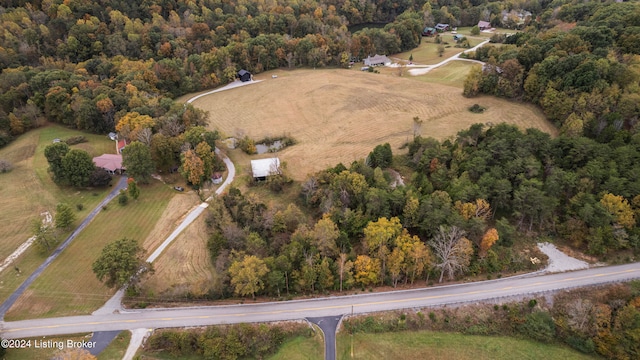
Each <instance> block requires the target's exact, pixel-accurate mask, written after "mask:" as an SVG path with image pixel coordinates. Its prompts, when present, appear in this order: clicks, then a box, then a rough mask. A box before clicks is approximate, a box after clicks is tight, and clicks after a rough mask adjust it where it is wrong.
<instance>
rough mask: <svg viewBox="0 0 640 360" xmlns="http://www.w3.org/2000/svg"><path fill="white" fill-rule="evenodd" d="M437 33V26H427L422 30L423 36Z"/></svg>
mask: <svg viewBox="0 0 640 360" xmlns="http://www.w3.org/2000/svg"><path fill="white" fill-rule="evenodd" d="M436 33H437V31H436V29H435V28H432V27H428V26H427V27H426V28H424V29H423V30H422V36H433V35H435V34H436Z"/></svg>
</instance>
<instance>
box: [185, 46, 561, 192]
mask: <svg viewBox="0 0 640 360" xmlns="http://www.w3.org/2000/svg"><path fill="white" fill-rule="evenodd" d="M414 56H415V55H414ZM271 75H277V76H278V77H277V78H271ZM425 76H429V75H425ZM255 78H256V79H262V80H263V81H261V82H257V83H254V84H251V85H250V86H243V87H240V88H236V89H231V90H228V91H222V92H218V93H215V94H211V95H209V96H205V97H202V98H200V99H198V100H196V101H194V103H193V104H194V106H196V107H199V108H201V109H203V110H207V111H210V114H211V115H210V116H211V118H210V123H209V127H210V129H218V130H220V131H222V133H224V134H226V135H227V136H238V135H241V134H246V135H248V136H249V137H251V138H253V139H256V140H257V139H260V138H263V137H266V136H279V135H283V134H286V135H289V136H291V137H293V138H294V139H296V140H297V141H298V144H296V145H294V146H291V147H288V148H286V149H284V150H282V151H279V152H278V154H277V156H279V157H280V160H281V161H285V162H286V163H287V164H288V172H289V173H290V175H291V176H292V177H293V179H294V180H304V179H305V178H306V177H307V176H308V174H311V173H314V172H317V171H319V170H323V169H325V168H327V167H333V166H335V165H336V164H338V163H340V162H342V163H344V164H350V163H351V162H353V161H355V160H359V159H362V158H364V157H366V156H367V154H368V153H369V152H371V151H372V150H373V148H374V147H375V146H376V145H379V144H383V143H385V142H388V143H389V144H390V145H391V148H392V149H393V151H394V152H395V153H399V152H401V150H399V148H400V147H401V146H402V145H403V144H405V143H407V142H408V141H411V139H412V137H413V130H412V127H413V118H414V117H415V116H418V117H420V119H422V120H423V121H424V123H423V125H422V131H421V134H420V135H421V136H423V137H434V138H436V139H440V140H442V139H445V138H448V137H452V136H455V134H456V133H457V132H458V131H460V130H463V129H467V128H468V127H469V126H470V125H472V124H474V123H485V124H486V123H492V124H498V123H501V122H506V123H509V124H514V125H516V126H518V127H520V128H521V129H525V128H529V127H534V128H538V129H540V130H542V131H544V132H547V133H549V134H551V135H552V136H555V135H556V134H557V129H556V128H555V127H554V126H553V125H552V124H551V123H550V122H549V121H547V120H546V118H545V117H544V115H543V114H542V112H541V111H540V110H539V109H538V108H536V107H535V106H533V105H529V104H524V103H516V102H511V101H508V100H505V99H499V98H495V97H490V96H480V97H476V98H471V99H470V98H465V97H463V96H462V89H461V88H460V87H456V86H449V85H443V84H442V83H426V82H425V81H416V79H412V77H411V76H410V75H405V76H403V77H397V76H387V75H385V74H375V73H368V72H361V71H353V70H344V69H322V70H312V69H301V70H295V71H284V70H276V71H270V72H266V73H263V74H259V75H257V76H255ZM443 82H445V81H443ZM453 83H454V84H456V85H458V84H459V79H458V80H454V81H453ZM238 103H241V104H245V106H237V104H238ZM476 103H478V104H480V105H482V106H484V107H485V108H487V110H486V111H485V112H484V113H482V114H473V113H471V112H469V111H468V108H469V107H470V106H471V105H473V104H476ZM258 157H259V156H254V157H251V158H258ZM240 165H243V164H240ZM246 165H247V166H248V164H246Z"/></svg>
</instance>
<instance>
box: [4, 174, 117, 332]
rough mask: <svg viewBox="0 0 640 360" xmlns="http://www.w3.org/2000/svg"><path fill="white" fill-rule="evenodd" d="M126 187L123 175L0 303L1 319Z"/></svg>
mask: <svg viewBox="0 0 640 360" xmlns="http://www.w3.org/2000/svg"><path fill="white" fill-rule="evenodd" d="M126 187H127V177H126V176H121V177H120V178H119V180H118V182H117V184H116V186H114V187H113V190H111V192H110V193H109V195H107V197H106V198H104V200H102V201H101V202H100V204H98V206H96V207H95V209H93V210H92V211H91V212H90V213H89V215H87V217H86V218H85V219H84V220H82V222H81V223H80V225H79V226H78V227H77V228H76V229H75V230H74V231H73V232H72V233H71V235H69V237H68V238H67V239H66V240H65V241H64V242H63V243H62V244H60V246H58V248H57V249H56V250H55V251H54V252H53V254H51V255H49V257H48V258H47V259H46V260H45V261H44V262H43V263H42V264H41V265H40V266H39V267H38V268H37V269H36V271H34V272H33V273H32V274H31V275H30V276H29V277H28V278H27V279H26V280H25V281H24V282H23V283H22V284H21V285H20V287H18V289H16V291H14V292H13V294H11V296H9V298H8V299H7V300H5V302H4V303H2V305H0V320H1V319H4V314H5V313H6V312H7V311H8V310H9V309H10V308H11V306H13V304H14V303H15V302H16V300H18V298H19V297H20V296H21V295H22V294H23V293H24V291H25V290H26V289H27V288H28V287H29V286H30V285H31V284H32V283H33V282H34V281H35V279H36V278H38V276H40V274H42V272H43V271H44V269H46V268H47V267H48V266H49V264H51V263H52V262H53V260H55V259H56V258H57V257H58V256H59V255H60V253H62V251H63V250H64V249H66V248H67V246H69V244H71V242H72V241H73V240H74V239H75V238H76V237H77V236H78V234H80V232H82V230H84V228H85V227H87V225H89V223H90V222H91V221H92V220H93V218H95V216H96V215H98V213H99V212H100V211H102V207H103V206H105V205H107V204H108V203H109V201H111V200H112V199H113V198H115V197H116V196H118V194H119V193H120V190H121V189H124V188H126Z"/></svg>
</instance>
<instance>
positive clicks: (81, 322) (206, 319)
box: [0, 263, 640, 339]
mask: <svg viewBox="0 0 640 360" xmlns="http://www.w3.org/2000/svg"><path fill="white" fill-rule="evenodd" d="M637 278H640V263H632V264H625V265H617V266H608V267H598V268H591V269H587V270H579V271H575V272H566V273H556V274H548V275H538V276H531V277H517V278H504V279H499V280H490V281H481V282H474V283H467V284H458V285H446V286H437V287H431V288H425V289H416V290H405V291H394V292H383V293H367V294H361V295H351V296H339V297H327V298H318V299H308V300H292V301H286V302H268V303H253V304H239V305H223V306H202V307H188V308H163V309H144V310H131V311H124V312H120V313H113V314H101V315H85V316H69V317H61V318H46V319H34V320H22V321H11V322H3V323H1V324H0V326H1V327H2V336H3V337H4V338H10V339H16V338H26V337H36V336H51V335H64V334H77V333H87V332H94V331H111V330H132V329H140V328H147V329H151V328H171V327H176V328H177V327H191V326H206V325H220V324H235V323H244V322H271V321H288V320H300V319H304V318H305V317H327V316H334V317H339V316H342V315H344V314H350V313H351V312H352V311H353V313H354V314H364V313H371V312H377V311H389V310H399V309H407V310H411V309H420V308H424V307H430V306H442V305H447V304H460V303H474V302H481V301H487V300H495V301H506V300H508V299H512V298H513V297H521V296H533V295H534V294H540V293H546V292H551V291H556V290H562V289H569V288H576V287H582V286H590V285H597V284H607V283H612V282H620V281H628V280H631V279H637ZM352 309H353V310H352Z"/></svg>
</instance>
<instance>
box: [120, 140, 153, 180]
mask: <svg viewBox="0 0 640 360" xmlns="http://www.w3.org/2000/svg"><path fill="white" fill-rule="evenodd" d="M122 165H123V166H124V167H125V168H126V169H127V173H128V174H129V175H131V177H132V178H134V179H135V180H136V181H139V182H141V183H143V184H147V183H149V180H150V178H151V174H152V173H153V170H154V168H153V159H152V158H151V150H150V149H149V147H148V146H146V145H145V144H143V143H141V142H139V141H134V142H132V143H131V144H129V145H127V146H126V147H125V148H124V149H123V150H122Z"/></svg>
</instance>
